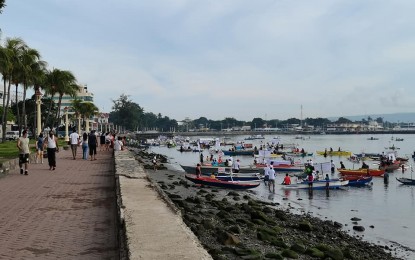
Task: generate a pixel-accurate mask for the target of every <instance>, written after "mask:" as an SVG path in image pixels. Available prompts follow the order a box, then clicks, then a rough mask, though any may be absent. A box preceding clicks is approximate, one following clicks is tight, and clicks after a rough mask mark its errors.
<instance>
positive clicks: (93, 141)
mask: <svg viewBox="0 0 415 260" xmlns="http://www.w3.org/2000/svg"><path fill="white" fill-rule="evenodd" d="M88 148H89V156H91V161H93V160H96V159H97V158H96V155H97V136H96V135H95V130H92V131H91V133H90V134H89V136H88Z"/></svg>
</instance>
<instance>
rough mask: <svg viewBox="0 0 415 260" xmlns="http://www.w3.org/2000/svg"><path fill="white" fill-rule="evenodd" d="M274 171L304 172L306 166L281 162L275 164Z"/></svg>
mask: <svg viewBox="0 0 415 260" xmlns="http://www.w3.org/2000/svg"><path fill="white" fill-rule="evenodd" d="M273 168H274V171H276V172H303V171H304V166H298V165H291V164H279V165H275V166H274V167H273Z"/></svg>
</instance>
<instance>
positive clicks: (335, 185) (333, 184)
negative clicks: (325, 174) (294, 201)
mask: <svg viewBox="0 0 415 260" xmlns="http://www.w3.org/2000/svg"><path fill="white" fill-rule="evenodd" d="M328 182H329V189H339V188H340V187H343V186H346V185H347V184H349V181H348V180H344V181H343V180H339V179H333V180H330V181H328ZM326 184H327V181H325V180H321V181H313V187H312V189H313V190H324V189H326ZM281 188H282V189H284V190H298V189H309V186H308V181H303V182H299V183H294V184H289V185H281Z"/></svg>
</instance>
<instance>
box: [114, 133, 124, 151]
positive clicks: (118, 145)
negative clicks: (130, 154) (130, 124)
mask: <svg viewBox="0 0 415 260" xmlns="http://www.w3.org/2000/svg"><path fill="white" fill-rule="evenodd" d="M121 150H124V146H123V143H122V137H121V136H118V140H117V141H115V143H114V151H121Z"/></svg>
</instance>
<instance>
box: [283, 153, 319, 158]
mask: <svg viewBox="0 0 415 260" xmlns="http://www.w3.org/2000/svg"><path fill="white" fill-rule="evenodd" d="M285 155H286V156H291V157H306V156H313V153H307V152H304V153H301V152H287V153H285Z"/></svg>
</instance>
